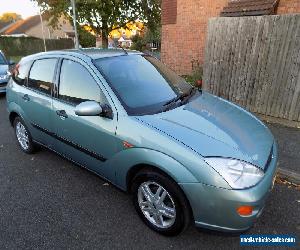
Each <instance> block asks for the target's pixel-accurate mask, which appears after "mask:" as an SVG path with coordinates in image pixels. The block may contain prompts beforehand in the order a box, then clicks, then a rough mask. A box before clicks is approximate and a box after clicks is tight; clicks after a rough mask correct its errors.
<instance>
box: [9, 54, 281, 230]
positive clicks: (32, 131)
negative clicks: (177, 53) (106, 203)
mask: <svg viewBox="0 0 300 250" xmlns="http://www.w3.org/2000/svg"><path fill="white" fill-rule="evenodd" d="M7 107H8V111H9V120H10V122H11V124H12V125H13V127H14V129H15V134H16V138H17V141H18V142H19V145H20V147H21V149H22V150H23V151H24V152H25V153H33V152H34V150H35V149H36V145H42V146H44V147H46V148H49V149H50V150H53V151H55V152H57V153H58V154H60V155H62V156H64V157H66V158H67V159H69V160H71V161H73V162H74V163H76V164H78V165H80V166H83V167H86V168H87V169H89V170H91V171H93V172H94V173H96V174H98V175H99V176H101V177H102V178H104V179H106V180H108V181H110V182H111V183H112V184H114V185H115V186H117V187H119V188H120V189H122V190H124V191H127V192H129V193H131V194H132V197H133V203H134V206H135V208H136V211H137V213H138V214H139V216H140V217H141V219H142V220H143V221H144V222H145V223H146V224H147V225H148V226H149V227H150V228H151V229H153V230H155V231H156V232H159V233H161V234H164V235H176V234H178V233H180V232H182V231H183V230H184V229H185V228H187V226H188V225H189V224H190V222H194V224H195V225H196V226H197V227H202V228H207V229H213V230H219V231H227V232H241V231H245V230H247V229H249V228H250V227H251V226H252V225H253V223H254V221H255V220H256V219H257V218H258V217H259V215H260V214H261V212H262V210H263V208H264V205H265V201H266V199H267V197H268V195H269V193H270V191H271V189H272V185H273V180H274V176H275V170H276V165H277V145H276V142H275V140H274V137H273V136H272V134H271V133H270V131H269V129H268V128H267V127H266V126H265V125H264V124H263V123H262V122H261V121H259V120H258V119H257V118H256V117H255V116H253V115H252V114H250V113H249V112H247V111H245V110H244V109H242V108H240V107H238V106H236V105H235V104H232V103H230V102H228V101H226V100H223V99H221V98H219V97H216V96H213V95H211V94H209V93H206V92H204V91H201V90H199V89H197V88H194V87H192V86H191V85H190V84H188V83H187V82H185V80H184V79H183V78H181V77H179V76H177V75H176V74H175V73H174V72H173V71H171V70H170V69H169V68H167V67H166V66H165V65H164V64H163V63H161V62H160V61H159V60H157V59H155V58H153V57H151V56H149V55H145V54H143V53H140V52H136V51H125V50H122V49H116V50H101V49H85V50H69V51H54V52H46V53H39V54H35V55H31V56H27V57H25V58H23V59H22V60H21V61H20V62H19V64H18V65H16V67H15V69H14V73H13V75H12V78H11V79H10V81H9V83H8V86H7ZM57 167H59V166H57ZM99 198H100V197H99Z"/></svg>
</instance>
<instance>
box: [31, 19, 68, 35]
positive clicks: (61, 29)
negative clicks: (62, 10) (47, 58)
mask: <svg viewBox="0 0 300 250" xmlns="http://www.w3.org/2000/svg"><path fill="white" fill-rule="evenodd" d="M43 26H44V34H45V38H46V39H56V38H65V37H66V31H72V30H73V26H72V25H71V24H70V22H69V21H68V20H65V19H63V18H60V20H59V23H58V26H57V28H52V27H51V26H50V25H48V21H46V20H45V21H43ZM26 35H28V36H33V37H38V38H43V33H42V25H41V23H38V24H37V25H35V26H34V27H32V28H30V29H28V30H27V31H26Z"/></svg>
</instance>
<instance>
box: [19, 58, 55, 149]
mask: <svg viewBox="0 0 300 250" xmlns="http://www.w3.org/2000/svg"><path fill="white" fill-rule="evenodd" d="M57 62H58V60H57V58H46V59H38V60H35V61H34V62H33V64H32V66H31V68H30V71H29V75H28V81H27V87H26V88H24V90H23V91H22V95H21V96H20V98H19V102H20V105H21V106H22V108H23V110H24V113H25V114H26V118H27V124H28V123H29V126H30V127H31V129H30V131H31V133H32V137H33V138H34V140H36V141H38V142H40V143H42V144H44V145H46V146H49V147H52V146H53V142H54V140H53V138H52V136H51V135H52V131H53V127H52V122H51V114H52V92H53V86H54V84H53V83H54V77H55V70H56V65H57Z"/></svg>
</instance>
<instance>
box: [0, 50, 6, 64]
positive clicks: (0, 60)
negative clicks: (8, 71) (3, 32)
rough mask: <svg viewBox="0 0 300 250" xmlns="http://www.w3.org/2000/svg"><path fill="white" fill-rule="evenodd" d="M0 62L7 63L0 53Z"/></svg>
mask: <svg viewBox="0 0 300 250" xmlns="http://www.w3.org/2000/svg"><path fill="white" fill-rule="evenodd" d="M0 64H7V62H6V60H5V58H4V56H3V55H2V54H1V53H0Z"/></svg>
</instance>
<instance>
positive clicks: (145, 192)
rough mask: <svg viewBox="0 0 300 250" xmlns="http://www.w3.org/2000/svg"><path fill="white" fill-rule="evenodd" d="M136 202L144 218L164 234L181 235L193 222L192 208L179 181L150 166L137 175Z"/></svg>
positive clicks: (134, 182)
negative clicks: (153, 169)
mask: <svg viewBox="0 0 300 250" xmlns="http://www.w3.org/2000/svg"><path fill="white" fill-rule="evenodd" d="M132 191H133V203H134V206H135V209H136V210H137V212H138V214H139V216H140V217H141V219H142V220H143V221H144V222H145V224H146V225H148V226H149V227H150V228H151V229H152V230H154V231H156V232H158V233H160V234H163V235H168V236H172V235H177V234H179V233H180V232H182V231H183V230H184V229H186V228H187V226H188V225H189V223H190V209H189V206H188V204H187V201H186V198H185V196H184V194H183V192H182V190H181V189H180V188H179V187H178V185H177V184H176V183H175V182H174V181H173V180H171V179H170V178H168V177H167V176H165V175H163V174H161V173H158V172H155V171H152V170H146V171H141V172H139V173H138V174H137V175H136V176H135V177H134V179H133V185H132Z"/></svg>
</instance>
